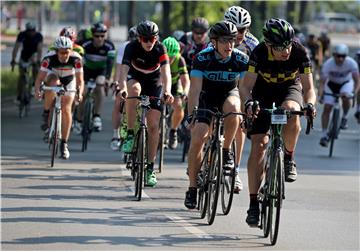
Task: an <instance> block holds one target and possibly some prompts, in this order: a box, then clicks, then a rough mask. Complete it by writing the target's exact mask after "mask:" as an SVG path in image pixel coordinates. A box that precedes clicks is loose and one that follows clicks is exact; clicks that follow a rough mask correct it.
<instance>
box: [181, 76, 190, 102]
mask: <svg viewBox="0 0 360 251" xmlns="http://www.w3.org/2000/svg"><path fill="white" fill-rule="evenodd" d="M180 81H181V85H182V87H183V90H184V94H185V95H186V96H188V95H189V89H190V78H189V74H187V73H184V74H181V75H180Z"/></svg>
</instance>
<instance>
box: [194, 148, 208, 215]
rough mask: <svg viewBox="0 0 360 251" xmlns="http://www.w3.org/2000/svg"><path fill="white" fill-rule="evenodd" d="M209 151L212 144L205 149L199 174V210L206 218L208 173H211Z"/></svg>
mask: <svg viewBox="0 0 360 251" xmlns="http://www.w3.org/2000/svg"><path fill="white" fill-rule="evenodd" d="M209 153H210V146H208V147H207V148H206V149H205V154H204V157H203V159H202V161H201V167H200V170H201V171H200V173H199V174H198V181H197V183H198V189H199V191H198V210H199V211H200V218H201V219H204V218H205V216H206V212H207V201H208V197H209V193H208V191H209V190H208V174H209V168H210V167H209Z"/></svg>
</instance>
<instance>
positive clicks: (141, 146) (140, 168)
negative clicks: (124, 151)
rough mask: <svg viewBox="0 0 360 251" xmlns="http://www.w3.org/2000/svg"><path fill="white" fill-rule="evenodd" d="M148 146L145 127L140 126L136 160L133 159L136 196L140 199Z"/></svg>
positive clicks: (137, 137)
mask: <svg viewBox="0 0 360 251" xmlns="http://www.w3.org/2000/svg"><path fill="white" fill-rule="evenodd" d="M145 147H146V134H145V128H140V129H139V131H138V134H137V136H136V152H135V160H134V161H133V168H134V172H135V197H136V198H137V200H138V201H140V200H141V196H142V188H143V178H144V169H145V153H146V152H145V151H146V149H145Z"/></svg>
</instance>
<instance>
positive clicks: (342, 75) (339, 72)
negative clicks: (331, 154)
mask: <svg viewBox="0 0 360 251" xmlns="http://www.w3.org/2000/svg"><path fill="white" fill-rule="evenodd" d="M348 54H349V48H348V47H347V46H346V45H345V44H338V45H336V46H335V49H334V52H333V57H331V58H329V59H328V60H326V62H325V63H324V64H323V66H322V70H321V81H320V87H319V96H320V97H323V103H324V110H323V113H322V116H321V125H322V137H321V139H320V145H321V146H324V147H326V146H327V145H328V141H329V138H328V135H327V133H328V132H327V128H328V123H329V115H330V112H331V109H332V107H333V105H334V102H335V98H334V97H333V96H330V95H324V93H325V94H326V93H330V94H340V95H341V96H342V108H343V116H342V119H341V123H340V128H341V129H347V127H348V126H347V116H348V112H349V109H350V107H351V99H349V98H346V97H349V96H351V95H353V92H354V89H355V94H357V93H359V88H360V82H359V68H358V65H357V63H356V61H355V60H354V59H352V58H351V57H349V56H348Z"/></svg>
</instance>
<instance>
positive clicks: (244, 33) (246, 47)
mask: <svg viewBox="0 0 360 251" xmlns="http://www.w3.org/2000/svg"><path fill="white" fill-rule="evenodd" d="M224 20H226V21H229V22H232V23H233V24H235V25H236V28H237V30H238V35H237V36H236V43H235V48H237V49H238V50H240V51H242V52H244V53H246V54H247V55H248V56H250V54H251V52H252V50H253V49H254V48H255V47H256V46H257V45H258V44H259V41H258V40H257V39H256V37H255V36H254V35H252V34H251V33H250V32H249V27H250V25H251V16H250V14H249V12H248V11H247V10H245V9H244V8H241V7H239V6H231V7H230V8H229V9H227V11H226V12H225V14H224ZM244 142H245V134H244V133H243V131H242V129H241V127H240V126H239V129H238V131H237V133H236V145H237V147H236V149H237V153H236V155H237V158H236V177H235V188H234V192H235V193H239V192H240V191H241V190H242V189H243V184H242V182H241V179H240V177H239V170H240V162H241V155H242V149H243V146H244Z"/></svg>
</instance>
